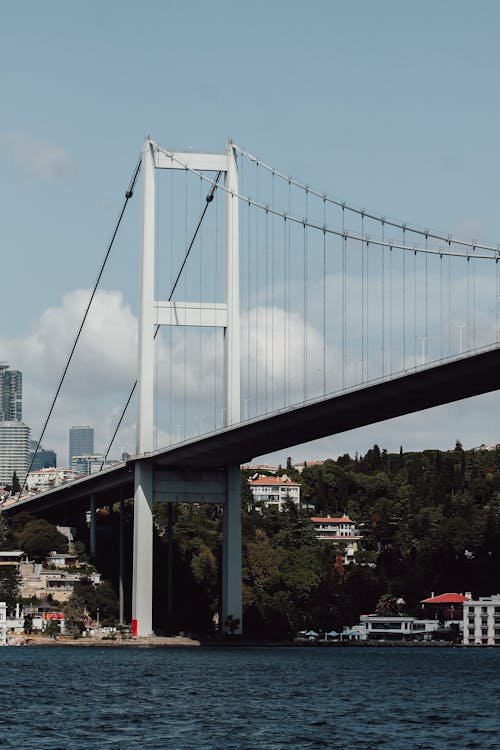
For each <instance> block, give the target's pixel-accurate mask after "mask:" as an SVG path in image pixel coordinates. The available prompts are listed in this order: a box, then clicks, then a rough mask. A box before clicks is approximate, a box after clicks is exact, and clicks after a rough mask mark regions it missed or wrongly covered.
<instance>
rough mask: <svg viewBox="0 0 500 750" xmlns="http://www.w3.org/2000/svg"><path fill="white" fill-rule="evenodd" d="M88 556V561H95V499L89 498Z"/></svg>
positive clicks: (92, 496)
mask: <svg viewBox="0 0 500 750" xmlns="http://www.w3.org/2000/svg"><path fill="white" fill-rule="evenodd" d="M89 548H90V549H89V554H90V559H91V560H95V556H96V543H95V497H94V495H91V496H90V509H89Z"/></svg>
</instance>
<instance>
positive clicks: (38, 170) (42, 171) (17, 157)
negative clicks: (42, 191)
mask: <svg viewBox="0 0 500 750" xmlns="http://www.w3.org/2000/svg"><path fill="white" fill-rule="evenodd" d="M1 143H2V146H3V148H4V150H5V151H6V152H7V153H8V154H9V156H10V158H11V159H12V160H13V161H14V162H15V163H16V164H19V165H20V166H22V167H23V169H24V170H25V171H27V172H29V173H30V174H32V175H34V176H35V177H38V178H40V179H43V180H50V179H55V178H64V177H68V176H70V175H72V174H73V173H74V171H75V164H74V162H73V159H72V158H71V156H70V154H69V153H68V151H67V150H66V149H65V148H63V147H62V146H55V145H53V144H51V143H47V142H46V141H42V140H39V139H36V138H32V137H31V136H28V135H25V134H23V133H4V134H3V135H2V136H1Z"/></svg>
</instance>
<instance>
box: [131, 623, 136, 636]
mask: <svg viewBox="0 0 500 750" xmlns="http://www.w3.org/2000/svg"><path fill="white" fill-rule="evenodd" d="M132 635H137V620H132Z"/></svg>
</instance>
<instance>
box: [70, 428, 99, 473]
mask: <svg viewBox="0 0 500 750" xmlns="http://www.w3.org/2000/svg"><path fill="white" fill-rule="evenodd" d="M93 453H94V428H93V427H88V426H81V427H70V428H69V465H70V466H72V464H73V457H74V456H91V455H93Z"/></svg>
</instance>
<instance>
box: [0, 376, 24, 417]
mask: <svg viewBox="0 0 500 750" xmlns="http://www.w3.org/2000/svg"><path fill="white" fill-rule="evenodd" d="M22 418H23V374H22V372H19V370H9V365H8V364H6V363H5V362H0V421H2V422H21V421H22Z"/></svg>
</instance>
